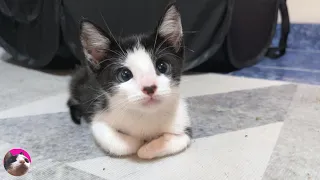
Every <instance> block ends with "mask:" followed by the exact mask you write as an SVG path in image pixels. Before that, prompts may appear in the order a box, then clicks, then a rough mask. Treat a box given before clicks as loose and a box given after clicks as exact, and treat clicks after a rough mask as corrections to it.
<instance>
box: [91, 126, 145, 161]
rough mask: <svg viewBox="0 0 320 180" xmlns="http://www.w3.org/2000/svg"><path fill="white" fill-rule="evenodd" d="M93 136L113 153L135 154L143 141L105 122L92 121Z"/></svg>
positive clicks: (119, 154)
mask: <svg viewBox="0 0 320 180" xmlns="http://www.w3.org/2000/svg"><path fill="white" fill-rule="evenodd" d="M91 128H92V132H93V136H94V138H95V140H96V141H97V143H98V144H99V145H100V146H101V148H103V149H104V150H105V151H107V152H109V153H110V154H111V155H116V156H125V155H131V154H135V153H136V152H137V151H138V149H139V148H140V147H141V146H142V144H143V141H142V140H139V139H136V138H134V137H132V136H128V135H125V134H123V133H121V132H118V131H116V130H115V129H113V128H111V127H110V126H108V125H107V124H105V123H103V122H92V125H91Z"/></svg>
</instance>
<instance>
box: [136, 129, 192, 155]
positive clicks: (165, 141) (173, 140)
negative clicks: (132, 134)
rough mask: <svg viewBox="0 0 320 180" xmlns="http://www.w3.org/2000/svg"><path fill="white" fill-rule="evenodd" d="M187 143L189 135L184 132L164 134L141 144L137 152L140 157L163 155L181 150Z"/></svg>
mask: <svg viewBox="0 0 320 180" xmlns="http://www.w3.org/2000/svg"><path fill="white" fill-rule="evenodd" d="M189 143H190V137H189V136H188V135H186V134H181V135H174V134H164V135H163V136H161V137H159V138H158V139H154V140H152V141H151V142H149V143H147V144H145V145H143V146H142V147H141V148H140V149H139V150H138V153H137V154H138V156H139V157H140V158H141V159H153V158H156V157H163V156H167V155H172V154H176V153H178V152H181V151H183V150H184V149H186V148H187V147H188V145H189Z"/></svg>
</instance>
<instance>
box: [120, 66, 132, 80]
mask: <svg viewBox="0 0 320 180" xmlns="http://www.w3.org/2000/svg"><path fill="white" fill-rule="evenodd" d="M132 77H133V75H132V72H131V71H130V70H129V69H128V68H122V69H120V71H119V72H118V75H117V79H118V80H119V81H120V82H126V81H129V80H130V79H131V78H132Z"/></svg>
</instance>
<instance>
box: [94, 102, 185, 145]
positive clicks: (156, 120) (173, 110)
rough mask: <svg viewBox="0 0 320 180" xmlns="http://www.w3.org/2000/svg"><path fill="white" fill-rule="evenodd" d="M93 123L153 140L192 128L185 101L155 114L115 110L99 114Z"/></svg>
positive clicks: (165, 107)
mask: <svg viewBox="0 0 320 180" xmlns="http://www.w3.org/2000/svg"><path fill="white" fill-rule="evenodd" d="M93 121H103V122H105V123H106V124H107V125H108V126H109V127H111V128H113V129H115V130H118V131H120V132H122V133H125V134H128V135H130V136H133V137H136V138H139V139H146V140H148V139H152V138H155V137H157V136H160V135H161V134H163V133H172V134H180V133H183V131H184V130H185V128H186V127H189V126H190V120H189V116H188V113H187V106H186V103H185V102H184V100H183V99H179V100H178V102H177V103H172V104H169V105H168V104H167V105H166V106H163V107H161V108H159V109H158V110H156V111H153V112H142V111H133V110H123V109H119V110H113V111H109V112H103V113H100V114H97V115H96V116H95V117H94V118H93Z"/></svg>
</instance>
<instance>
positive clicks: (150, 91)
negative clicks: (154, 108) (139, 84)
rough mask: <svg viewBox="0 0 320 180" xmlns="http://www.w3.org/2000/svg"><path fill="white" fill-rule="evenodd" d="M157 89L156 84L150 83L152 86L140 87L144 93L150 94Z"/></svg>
mask: <svg viewBox="0 0 320 180" xmlns="http://www.w3.org/2000/svg"><path fill="white" fill-rule="evenodd" d="M156 90H157V86H156V85H152V86H145V87H143V89H142V92H143V93H144V94H146V95H149V96H152V95H153V94H154V93H155V92H156Z"/></svg>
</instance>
